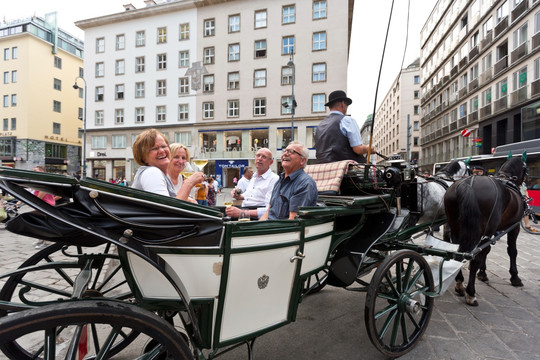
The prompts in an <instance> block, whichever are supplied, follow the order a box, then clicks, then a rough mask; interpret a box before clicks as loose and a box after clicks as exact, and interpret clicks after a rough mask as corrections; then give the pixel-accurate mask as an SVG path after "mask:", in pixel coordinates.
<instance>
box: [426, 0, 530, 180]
mask: <svg viewBox="0 0 540 360" xmlns="http://www.w3.org/2000/svg"><path fill="white" fill-rule="evenodd" d="M539 4H540V1H538V0H499V1H496V0H468V1H466V0H440V1H438V2H437V5H436V6H435V8H434V9H433V12H432V14H431V15H430V17H429V19H428V21H427V22H426V24H425V25H424V27H423V29H422V32H421V67H422V76H421V79H422V80H421V81H422V93H421V107H422V120H421V145H422V156H421V159H422V167H423V168H424V169H426V170H429V169H431V167H432V165H433V163H435V162H438V161H446V160H450V159H451V158H454V157H460V156H469V155H476V154H489V153H490V152H491V151H492V148H494V147H495V146H498V145H503V144H507V143H512V142H516V141H521V140H529V139H533V138H538V137H539V136H540V123H539V122H538V120H539V116H538V111H537V110H538V108H539V107H540V103H539V100H540V53H539V51H538V50H539V49H540V47H539V46H540V7H539V6H538V5H539ZM465 129H466V130H467V131H466V132H465V133H468V132H469V131H470V133H471V135H470V136H468V137H465V136H463V135H462V131H463V130H465Z"/></svg>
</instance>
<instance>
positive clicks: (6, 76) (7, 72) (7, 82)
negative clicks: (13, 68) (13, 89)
mask: <svg viewBox="0 0 540 360" xmlns="http://www.w3.org/2000/svg"><path fill="white" fill-rule="evenodd" d="M4 84H9V71H4Z"/></svg>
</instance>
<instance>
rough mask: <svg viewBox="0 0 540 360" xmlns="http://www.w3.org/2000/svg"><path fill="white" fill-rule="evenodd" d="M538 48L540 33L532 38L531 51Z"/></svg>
mask: <svg viewBox="0 0 540 360" xmlns="http://www.w3.org/2000/svg"><path fill="white" fill-rule="evenodd" d="M538 46H540V32H538V33H536V34H535V35H534V36H533V37H532V49H531V51H533V50H535V49H536V48H537V47H538Z"/></svg>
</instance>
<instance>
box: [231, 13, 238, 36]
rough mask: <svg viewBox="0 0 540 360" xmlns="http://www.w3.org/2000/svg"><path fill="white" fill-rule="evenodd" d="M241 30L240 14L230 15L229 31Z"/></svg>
mask: <svg viewBox="0 0 540 360" xmlns="http://www.w3.org/2000/svg"><path fill="white" fill-rule="evenodd" d="M238 31H240V15H230V16H229V32H230V33H233V32H238Z"/></svg>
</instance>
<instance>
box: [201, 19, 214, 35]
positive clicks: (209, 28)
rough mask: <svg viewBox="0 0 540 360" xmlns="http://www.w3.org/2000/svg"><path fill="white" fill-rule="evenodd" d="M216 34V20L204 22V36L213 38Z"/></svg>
mask: <svg viewBox="0 0 540 360" xmlns="http://www.w3.org/2000/svg"><path fill="white" fill-rule="evenodd" d="M215 34H216V20H215V19H207V20H204V36H214V35H215Z"/></svg>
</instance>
